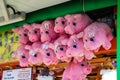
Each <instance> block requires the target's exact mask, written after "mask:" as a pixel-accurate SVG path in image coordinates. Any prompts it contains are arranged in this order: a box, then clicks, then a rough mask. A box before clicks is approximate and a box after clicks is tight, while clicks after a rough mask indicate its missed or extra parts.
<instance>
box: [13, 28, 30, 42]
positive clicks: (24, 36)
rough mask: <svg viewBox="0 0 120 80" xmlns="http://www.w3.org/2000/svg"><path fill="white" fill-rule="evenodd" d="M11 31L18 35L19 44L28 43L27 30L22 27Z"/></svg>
mask: <svg viewBox="0 0 120 80" xmlns="http://www.w3.org/2000/svg"><path fill="white" fill-rule="evenodd" d="M12 31H13V32H15V33H18V34H19V42H20V43H21V44H27V43H28V42H29V38H28V30H27V29H25V28H24V27H18V28H14V29H12Z"/></svg>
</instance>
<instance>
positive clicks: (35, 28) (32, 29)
mask: <svg viewBox="0 0 120 80" xmlns="http://www.w3.org/2000/svg"><path fill="white" fill-rule="evenodd" d="M23 27H24V28H26V29H27V30H28V31H29V32H28V36H29V40H30V41H31V42H36V41H39V40H40V27H41V24H36V23H33V24H31V25H30V24H25V25H24V26H23Z"/></svg>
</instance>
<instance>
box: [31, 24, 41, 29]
mask: <svg viewBox="0 0 120 80" xmlns="http://www.w3.org/2000/svg"><path fill="white" fill-rule="evenodd" d="M32 26H33V27H34V28H37V29H40V27H41V24H37V23H33V24H32Z"/></svg>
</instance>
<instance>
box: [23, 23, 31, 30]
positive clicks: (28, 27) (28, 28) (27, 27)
mask: <svg viewBox="0 0 120 80" xmlns="http://www.w3.org/2000/svg"><path fill="white" fill-rule="evenodd" d="M23 27H24V28H25V29H27V30H30V29H31V28H32V27H31V25H30V24H24V25H23Z"/></svg>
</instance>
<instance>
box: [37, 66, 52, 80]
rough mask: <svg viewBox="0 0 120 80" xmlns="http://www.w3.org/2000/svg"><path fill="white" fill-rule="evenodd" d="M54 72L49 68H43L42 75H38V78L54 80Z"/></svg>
mask: <svg viewBox="0 0 120 80" xmlns="http://www.w3.org/2000/svg"><path fill="white" fill-rule="evenodd" d="M53 74H54V72H53V71H50V70H49V68H43V69H42V70H41V71H40V75H39V76H38V80H54V77H53Z"/></svg>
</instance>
